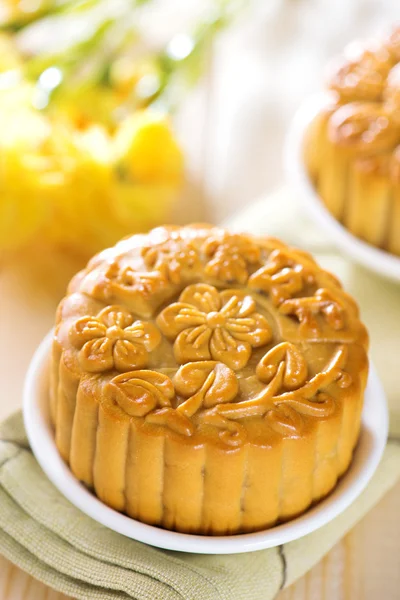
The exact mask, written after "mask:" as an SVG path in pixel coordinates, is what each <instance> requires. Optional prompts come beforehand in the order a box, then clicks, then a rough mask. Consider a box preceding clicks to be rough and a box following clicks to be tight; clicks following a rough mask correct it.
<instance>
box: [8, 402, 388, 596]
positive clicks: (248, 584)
mask: <svg viewBox="0 0 400 600" xmlns="http://www.w3.org/2000/svg"><path fill="white" fill-rule="evenodd" d="M0 440H1V441H0V553H2V554H4V556H6V557H7V558H8V559H9V560H11V561H12V562H13V563H15V564H16V565H18V566H19V567H21V568H22V569H24V570H25V571H27V572H28V573H30V574H31V575H33V576H34V577H36V578H37V579H40V580H41V581H43V582H44V583H46V584H48V585H50V586H51V587H54V588H56V589H57V590H59V591H62V592H64V593H66V594H69V595H71V596H73V597H75V598H82V600H89V599H99V600H100V599H101V600H103V599H104V600H106V599H107V600H108V599H110V600H111V599H116V598H121V599H122V598H135V599H138V600H145V599H146V600H147V599H149V600H178V599H183V598H184V599H187V600H189V599H190V600H238V599H239V598H240V600H247V599H248V600H269V599H272V598H274V596H275V595H276V594H277V592H278V591H279V589H280V588H281V587H283V586H284V585H286V584H289V583H291V582H292V581H294V580H295V579H297V578H298V577H300V576H301V575H303V574H304V573H305V572H306V571H307V570H308V569H310V567H312V566H313V565H314V564H315V563H316V562H318V560H319V559H320V558H321V557H322V556H323V555H324V554H325V553H326V552H328V550H329V549H330V548H332V546H334V544H335V543H336V542H337V541H338V540H339V539H340V538H341V537H342V536H343V535H344V534H345V533H346V532H347V531H349V529H351V527H352V526H353V525H354V524H355V523H356V522H357V521H358V520H359V519H360V518H361V517H362V516H363V515H364V514H365V513H366V512H367V511H368V510H369V509H370V508H371V507H372V506H373V505H374V504H375V503H376V502H377V501H378V500H379V499H380V498H381V497H382V496H383V494H384V493H385V492H386V491H387V490H388V489H390V487H391V486H392V485H393V484H394V483H395V482H396V480H397V479H398V477H399V476H400V445H398V444H396V443H395V442H392V443H389V444H388V447H387V449H386V451H385V455H384V458H383V460H382V462H381V464H380V467H379V469H378V471H377V472H376V474H375V476H374V478H373V480H372V482H371V483H370V485H369V486H368V487H367V489H366V490H365V491H364V493H363V494H362V495H361V496H360V497H359V499H358V500H357V501H356V502H355V503H354V504H353V505H352V506H351V507H350V508H349V509H347V510H346V511H345V512H344V513H343V514H342V515H341V516H339V517H338V518H336V519H335V520H334V521H333V522H332V523H330V524H328V525H326V526H325V527H323V528H322V529H320V530H319V531H316V532H314V533H312V534H310V535H308V536H306V537H304V538H302V539H300V540H297V541H295V542H291V543H288V544H285V545H284V546H283V547H278V548H272V549H269V550H261V551H259V552H251V553H248V554H237V555H220V556H202V555H196V554H183V553H178V552H168V551H165V550H158V549H156V548H152V547H150V546H146V545H145V544H142V543H140V542H136V541H134V540H130V539H128V538H125V537H124V536H122V535H119V534H118V533H114V532H113V531H110V530H108V529H106V528H105V527H103V526H102V525H99V524H98V523H96V522H95V521H93V520H92V519H90V518H89V517H87V516H86V515H84V514H83V513H81V512H80V511H79V510H78V509H77V508H75V507H74V506H72V505H71V504H70V503H69V502H68V500H66V499H65V498H64V497H63V496H62V495H61V494H60V493H59V492H58V491H57V490H56V488H55V487H54V486H53V485H52V484H51V483H50V482H49V480H48V479H47V477H46V476H45V475H44V473H43V472H42V470H41V469H40V467H39V465H38V464H37V462H36V460H35V458H34V457H33V455H32V453H31V451H30V449H29V446H28V443H27V440H26V438H25V435H24V431H23V423H22V417H21V414H20V413H17V414H15V415H13V416H12V417H10V418H9V419H8V420H7V421H5V422H4V423H3V424H2V425H1V426H0Z"/></svg>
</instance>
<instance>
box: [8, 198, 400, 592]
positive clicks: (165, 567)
mask: <svg viewBox="0 0 400 600" xmlns="http://www.w3.org/2000/svg"><path fill="white" fill-rule="evenodd" d="M293 198H295V196H293V195H292V194H290V192H289V191H288V190H287V189H284V190H283V191H281V192H279V194H277V195H274V196H272V197H271V198H270V199H269V200H267V201H263V202H260V203H257V204H255V205H253V206H252V207H250V208H249V209H247V210H246V211H245V212H244V213H241V214H240V215H238V216H237V217H236V218H234V219H231V220H230V222H229V223H228V224H229V225H230V226H231V227H232V228H234V229H235V228H236V229H238V230H250V231H253V232H255V233H270V234H272V235H280V236H281V237H283V238H284V239H286V240H288V242H290V243H293V244H296V245H299V246H302V247H303V248H305V249H309V250H311V251H312V252H314V254H317V256H318V258H320V259H321V262H322V263H323V264H324V266H326V267H328V268H330V269H331V270H332V271H334V272H335V273H337V274H338V275H339V276H340V277H341V278H342V280H344V283H345V286H346V287H347V289H349V290H350V291H351V292H352V293H353V294H354V295H355V296H356V297H357V299H358V300H359V301H360V304H361V307H362V312H363V318H364V320H365V321H366V322H367V325H368V327H369V329H370V332H371V337H372V353H373V358H374V361H375V363H376V365H377V367H378V371H379V373H380V375H381V377H382V379H383V382H384V385H385V388H386V391H387V394H388V397H389V400H390V404H391V410H392V427H391V439H390V441H389V443H388V446H387V448H386V451H385V454H384V457H383V459H382V461H381V464H380V466H379V468H378V470H377V472H376V473H375V475H374V477H373V479H372V481H371V482H370V484H369V485H368V487H367V488H366V490H365V491H364V492H363V493H362V494H361V496H360V497H359V498H358V499H357V500H356V501H355V502H354V503H353V505H352V506H351V507H349V508H348V509H347V510H346V511H345V512H344V513H342V515H340V516H339V517H337V518H336V519H335V520H334V521H332V522H331V523H329V524H328V525H325V526H324V527H322V528H321V529H319V530H318V531H316V532H314V533H312V534H309V535H308V536H306V537H304V538H301V539H299V540H297V541H295V542H291V543H288V544H285V545H284V546H279V547H277V548H272V549H269V550H262V551H259V552H253V553H249V554H237V555H216V556H203V555H196V554H183V553H177V552H168V551H165V550H158V549H156V548H152V547H150V546H146V545H145V544H142V543H139V542H136V541H133V540H130V539H128V538H125V537H124V536H122V535H119V534H117V533H114V532H112V531H110V530H108V529H106V528H105V527H103V526H102V525H99V524H98V523H96V522H95V521H93V520H91V519H90V518H89V517H87V516H85V515H84V514H82V513H81V512H80V511H79V510H78V509H76V508H75V507H74V506H72V505H71V504H70V503H69V502H68V501H67V500H66V499H65V498H64V497H63V496H62V495H61V494H60V493H59V492H58V491H57V490H56V489H55V488H54V486H53V485H52V484H51V483H50V482H49V481H48V479H47V478H46V476H45V475H44V473H43V472H42V471H41V469H40V467H39V466H38V464H37V462H36V460H35V458H34V457H33V455H32V453H31V451H30V449H29V445H28V442H27V439H26V436H25V432H24V429H23V423H22V417H21V414H20V413H17V414H15V415H14V416H12V417H11V418H9V419H8V420H7V421H5V422H4V423H3V424H2V425H0V553H2V554H4V555H5V556H6V557H7V558H8V559H9V560H11V561H12V562H14V563H15V564H17V565H18V566H19V567H21V568H22V569H24V570H25V571H27V572H28V573H30V574H31V575H33V576H34V577H36V578H37V579H39V580H41V581H43V582H45V583H46V584H48V585H50V586H52V587H54V588H56V589H57V590H59V591H62V592H64V593H66V594H69V595H71V596H73V597H75V598H82V599H84V600H90V599H92V598H93V599H101V600H103V599H104V600H105V599H115V598H121V599H124V598H125V599H129V598H135V599H138V600H145V599H151V600H169V599H174V600H175V599H187V600H189V599H190V600H238V599H240V600H270V599H272V598H274V597H275V595H276V594H277V592H278V591H279V590H280V589H281V588H282V587H284V586H285V585H289V584H290V583H292V582H293V581H295V580H296V579H297V578H298V577H301V576H302V575H303V574H304V573H305V572H306V571H307V570H309V569H310V568H311V567H312V566H313V565H314V564H316V563H317V562H318V561H319V560H320V559H321V558H322V556H323V555H324V554H326V553H327V552H328V551H329V550H330V548H332V546H334V545H335V544H336V542H337V541H338V540H339V539H340V538H341V537H342V536H343V535H344V534H345V533H346V532H347V531H349V529H351V528H352V527H353V526H354V525H355V523H356V522H357V521H358V520H359V519H361V518H362V516H363V515H364V514H366V512H368V510H370V508H372V506H373V505H374V504H375V503H376V502H378V501H379V499H380V498H381V497H382V496H383V495H384V494H385V493H386V492H387V491H388V490H389V489H390V488H391V487H392V486H393V485H394V484H395V483H396V481H398V479H399V478H400V441H397V436H398V439H399V440H400V428H399V427H398V426H397V424H398V423H400V418H399V416H400V411H399V407H398V400H399V396H398V393H397V389H398V386H397V382H396V378H397V371H398V364H397V362H398V359H397V357H398V356H399V355H400V318H399V312H400V286H395V285H393V284H390V283H389V282H386V281H383V280H381V279H379V278H378V277H375V276H373V275H371V274H370V273H368V272H367V271H365V270H363V269H360V268H359V267H355V266H354V265H352V264H351V263H350V262H348V261H347V260H345V259H343V258H341V257H340V256H339V255H338V254H337V252H336V250H335V249H334V248H333V247H332V246H331V245H330V244H329V242H327V241H326V239H325V238H324V236H322V235H321V234H320V233H319V232H318V231H317V230H316V228H315V227H314V226H313V225H312V224H311V223H310V222H309V221H308V220H307V218H306V217H304V215H302V212H301V210H300V208H299V207H298V206H297V203H296V202H295V201H294V200H293ZM396 367H397V368H396Z"/></svg>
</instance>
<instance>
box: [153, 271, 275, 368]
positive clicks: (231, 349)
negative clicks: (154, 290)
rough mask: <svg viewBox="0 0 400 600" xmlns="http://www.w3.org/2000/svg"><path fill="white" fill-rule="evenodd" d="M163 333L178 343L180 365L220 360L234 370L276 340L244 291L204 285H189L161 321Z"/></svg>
mask: <svg viewBox="0 0 400 600" xmlns="http://www.w3.org/2000/svg"><path fill="white" fill-rule="evenodd" d="M157 325H158V326H159V328H160V329H161V331H162V333H163V334H164V335H165V336H166V337H167V338H168V339H170V340H171V341H174V356H175V359H176V360H177V362H178V363H179V364H183V363H186V362H191V361H197V360H211V359H213V360H216V361H220V362H223V363H225V364H226V365H227V366H228V367H230V368H231V369H241V368H243V367H244V366H245V365H246V364H247V362H248V361H249V358H250V356H251V353H252V348H258V347H260V346H264V345H265V344H267V343H268V342H269V341H270V340H271V338H272V331H271V327H270V325H269V323H268V321H267V319H266V318H265V317H264V316H263V315H261V314H259V313H258V312H257V311H256V303H255V301H254V300H253V298H252V297H251V296H249V295H247V294H246V293H245V292H244V291H242V290H224V291H223V292H219V291H218V290H217V289H216V288H215V287H213V286H211V285H207V284H204V283H198V284H194V285H189V286H188V287H187V288H186V289H185V290H184V291H183V292H182V294H181V295H180V297H179V301H178V302H175V303H173V304H171V305H170V306H168V307H167V308H165V309H164V310H163V311H162V312H161V313H160V314H159V316H158V317H157Z"/></svg>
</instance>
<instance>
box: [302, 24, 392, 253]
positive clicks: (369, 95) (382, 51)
mask: <svg viewBox="0 0 400 600" xmlns="http://www.w3.org/2000/svg"><path fill="white" fill-rule="evenodd" d="M399 39H400V28H396V29H394V30H393V31H392V32H391V34H390V35H388V36H387V37H386V38H384V39H382V40H375V41H373V42H369V43H365V44H361V43H359V42H356V43H353V44H351V45H350V46H349V47H348V48H346V49H345V52H344V55H343V57H342V59H340V60H339V61H338V62H337V63H336V65H335V67H334V68H333V69H332V70H331V73H330V77H329V83H328V87H329V89H330V93H331V95H330V97H329V100H328V101H327V105H326V106H325V107H323V108H322V110H321V112H320V114H318V115H317V117H316V118H315V120H314V121H313V123H312V124H311V125H310V127H309V131H308V133H307V135H306V138H305V147H304V159H305V162H306V165H307V168H308V171H309V174H310V177H311V179H312V181H313V182H314V184H315V186H316V188H317V190H318V193H319V196H320V197H321V199H322V200H323V202H324V203H325V205H326V207H327V208H328V210H329V211H330V212H331V213H332V215H333V216H334V217H335V218H336V219H337V220H339V221H340V222H341V223H342V224H343V225H344V226H345V227H347V229H349V230H350V231H351V232H352V233H353V234H354V235H356V236H357V237H359V238H361V239H364V240H365V241H367V242H369V243H370V244H373V245H375V246H377V247H379V248H383V249H385V250H387V251H389V252H392V253H394V254H399V255H400V246H399V244H400V242H399V240H400V224H399V206H398V205H399V200H398V196H399V194H398V180H397V177H396V175H395V170H396V167H395V165H396V161H397V158H396V157H397V156H398V147H399V144H400V51H399V49H400V44H399Z"/></svg>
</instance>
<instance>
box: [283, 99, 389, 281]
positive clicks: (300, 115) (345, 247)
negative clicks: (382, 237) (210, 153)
mask: <svg viewBox="0 0 400 600" xmlns="http://www.w3.org/2000/svg"><path fill="white" fill-rule="evenodd" d="M326 104H327V96H326V94H318V95H316V96H313V97H311V98H309V99H308V100H307V101H306V102H304V103H303V105H302V106H301V107H300V108H299V110H298V111H297V113H296V115H295V117H294V119H293V122H292V125H291V127H290V129H289V133H288V136H287V138H286V144H285V167H286V171H287V174H288V178H289V180H290V181H291V182H292V183H293V184H294V189H295V190H296V191H299V196H300V198H301V200H302V201H303V203H304V205H305V207H306V208H307V209H308V211H309V213H310V215H311V216H312V217H313V219H314V220H315V221H316V223H317V225H320V226H321V228H323V229H324V230H325V231H326V233H327V234H328V235H329V237H330V238H331V239H332V241H333V242H334V243H335V244H336V245H337V247H338V248H339V249H340V250H342V251H343V252H344V253H345V254H346V255H347V256H348V257H349V258H352V259H353V260H355V261H356V262H358V263H359V264H361V265H363V266H364V267H367V268H368V269H370V270H372V271H375V272H376V273H378V274H380V275H384V276H385V277H388V278H389V279H392V280H394V281H400V257H397V256H395V255H394V254H390V253H389V252H385V251H384V250H380V249H379V248H376V247H375V246H372V245H371V244H368V243H367V242H364V241H362V240H360V239H359V238H357V237H355V236H354V235H353V234H352V233H350V232H349V231H348V230H347V229H346V228H345V227H343V225H341V224H340V223H339V222H338V221H337V220H336V219H335V218H334V217H333V216H332V215H331V214H330V212H329V211H328V209H327V208H326V207H325V205H324V204H323V202H322V200H321V199H320V197H319V196H318V193H317V191H316V190H315V188H314V185H313V183H312V181H311V180H310V178H309V176H308V173H307V169H306V167H305V164H304V160H303V144H304V135H305V132H306V130H307V128H308V126H309V125H310V123H311V121H312V120H313V118H314V117H315V116H316V114H317V113H318V112H319V110H320V109H321V108H322V107H323V106H324V105H326Z"/></svg>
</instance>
